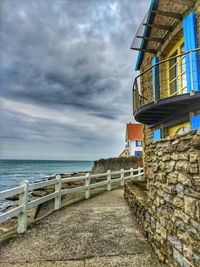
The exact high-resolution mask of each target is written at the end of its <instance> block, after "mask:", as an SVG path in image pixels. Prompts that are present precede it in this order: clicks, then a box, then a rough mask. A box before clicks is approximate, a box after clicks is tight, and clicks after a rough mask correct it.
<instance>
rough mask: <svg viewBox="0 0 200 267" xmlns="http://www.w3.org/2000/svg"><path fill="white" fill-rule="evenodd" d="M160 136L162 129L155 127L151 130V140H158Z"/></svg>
mask: <svg viewBox="0 0 200 267" xmlns="http://www.w3.org/2000/svg"><path fill="white" fill-rule="evenodd" d="M161 138H162V129H160V128H159V129H157V130H155V131H153V132H152V139H153V141H156V140H160V139H161Z"/></svg>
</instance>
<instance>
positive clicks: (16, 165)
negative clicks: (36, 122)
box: [0, 160, 93, 210]
mask: <svg viewBox="0 0 200 267" xmlns="http://www.w3.org/2000/svg"><path fill="white" fill-rule="evenodd" d="M92 166H93V161H78V160H77V161H72V160H0V191H3V190H6V189H9V188H13V187H15V186H19V184H20V181H22V180H28V181H29V182H35V181H41V180H45V179H47V178H48V177H49V176H51V175H55V174H60V173H73V172H79V171H90V170H91V168H92ZM9 204H10V203H8V202H5V201H1V202H0V210H1V209H3V208H5V207H6V206H7V205H9Z"/></svg>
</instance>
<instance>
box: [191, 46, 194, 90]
mask: <svg viewBox="0 0 200 267" xmlns="http://www.w3.org/2000/svg"><path fill="white" fill-rule="evenodd" d="M190 83H191V95H193V94H194V76H193V59H192V51H191V52H190Z"/></svg>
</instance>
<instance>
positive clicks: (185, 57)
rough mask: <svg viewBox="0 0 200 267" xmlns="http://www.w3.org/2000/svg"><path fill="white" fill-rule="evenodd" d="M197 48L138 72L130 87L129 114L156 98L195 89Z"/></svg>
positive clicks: (198, 82) (197, 81) (199, 55)
mask: <svg viewBox="0 0 200 267" xmlns="http://www.w3.org/2000/svg"><path fill="white" fill-rule="evenodd" d="M199 59H200V48H197V49H193V50H190V51H188V52H185V53H181V54H178V55H176V56H173V57H170V58H167V59H164V60H162V61H160V62H158V63H157V64H154V65H152V66H151V67H149V68H148V69H146V70H145V71H144V72H142V73H140V75H138V76H137V77H136V78H135V80H134V84H133V111H134V113H135V112H136V111H137V110H138V109H139V108H140V107H142V106H144V105H146V104H149V103H153V102H155V103H156V102H158V101H159V100H160V99H164V98H168V97H173V96H175V95H181V94H186V93H190V94H194V93H195V91H197V90H199V89H200V88H199V86H200V73H199V70H200V68H199V63H198V62H199Z"/></svg>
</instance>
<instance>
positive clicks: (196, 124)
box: [190, 114, 200, 130]
mask: <svg viewBox="0 0 200 267" xmlns="http://www.w3.org/2000/svg"><path fill="white" fill-rule="evenodd" d="M190 124H191V129H192V130H195V129H198V128H200V114H199V115H196V116H193V117H192V118H191V119H190Z"/></svg>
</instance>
